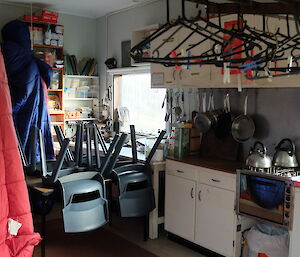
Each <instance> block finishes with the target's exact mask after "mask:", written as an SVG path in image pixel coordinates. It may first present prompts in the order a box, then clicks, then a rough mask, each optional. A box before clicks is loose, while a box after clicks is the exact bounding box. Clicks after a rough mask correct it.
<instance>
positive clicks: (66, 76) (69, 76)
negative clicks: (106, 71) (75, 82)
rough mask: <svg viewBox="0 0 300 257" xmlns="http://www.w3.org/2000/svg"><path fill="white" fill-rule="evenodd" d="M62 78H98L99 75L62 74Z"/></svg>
mask: <svg viewBox="0 0 300 257" xmlns="http://www.w3.org/2000/svg"><path fill="white" fill-rule="evenodd" d="M64 78H77V79H98V78H99V76H84V75H64Z"/></svg>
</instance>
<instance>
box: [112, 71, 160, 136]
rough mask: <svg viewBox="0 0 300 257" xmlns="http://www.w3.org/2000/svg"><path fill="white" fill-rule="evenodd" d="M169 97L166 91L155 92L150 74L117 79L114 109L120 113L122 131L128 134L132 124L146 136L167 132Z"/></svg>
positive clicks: (115, 79)
mask: <svg viewBox="0 0 300 257" xmlns="http://www.w3.org/2000/svg"><path fill="white" fill-rule="evenodd" d="M165 95H166V89H154V88H151V74H150V73H138V74H126V75H121V76H114V109H115V110H116V109H117V108H118V109H119V112H118V114H119V119H120V127H121V131H124V132H128V131H129V125H130V124H133V125H135V129H136V132H138V133H142V134H156V133H157V131H158V130H159V129H160V130H162V129H165V127H166V125H165V121H164V119H165V113H166V110H165V107H164V108H162V103H163V101H164V98H165ZM127 110H128V112H127ZM127 114H129V115H127Z"/></svg>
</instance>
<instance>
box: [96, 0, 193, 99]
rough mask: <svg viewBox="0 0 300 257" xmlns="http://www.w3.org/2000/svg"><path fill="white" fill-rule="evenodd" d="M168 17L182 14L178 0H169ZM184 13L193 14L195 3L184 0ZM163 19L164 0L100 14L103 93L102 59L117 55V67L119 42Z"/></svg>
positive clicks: (103, 69)
mask: <svg viewBox="0 0 300 257" xmlns="http://www.w3.org/2000/svg"><path fill="white" fill-rule="evenodd" d="M170 5H171V10H170V17H171V18H177V17H178V16H179V15H181V0H170ZM186 9H187V13H188V14H189V15H192V16H193V15H195V14H196V12H195V11H197V9H196V8H195V4H193V3H187V5H186ZM164 23H166V0H158V1H156V2H153V3H150V4H146V5H142V6H138V7H135V8H131V9H128V10H124V11H120V12H117V13H114V14H110V15H107V16H106V17H101V18H99V19H98V20H97V58H98V63H99V73H100V76H101V89H102V92H101V93H102V94H101V95H102V96H103V93H104V89H105V87H106V67H105V65H104V62H105V60H106V59H107V58H110V57H114V58H116V59H117V62H118V67H120V66H121V62H122V59H121V56H122V54H121V42H122V41H126V40H130V39H131V33H132V31H133V30H137V29H140V28H143V27H146V26H149V25H152V24H164Z"/></svg>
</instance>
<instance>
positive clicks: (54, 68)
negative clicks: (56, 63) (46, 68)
mask: <svg viewBox="0 0 300 257" xmlns="http://www.w3.org/2000/svg"><path fill="white" fill-rule="evenodd" d="M51 68H52V70H58V71H64V68H56V67H51Z"/></svg>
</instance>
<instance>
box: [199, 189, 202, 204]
mask: <svg viewBox="0 0 300 257" xmlns="http://www.w3.org/2000/svg"><path fill="white" fill-rule="evenodd" d="M198 199H199V201H202V200H201V190H199V193H198Z"/></svg>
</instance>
